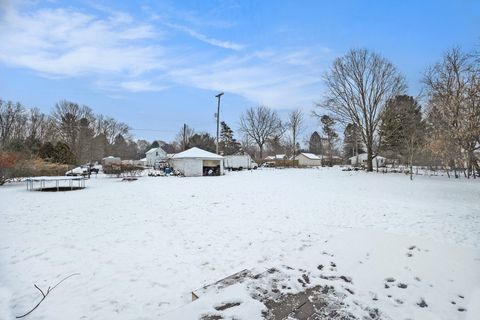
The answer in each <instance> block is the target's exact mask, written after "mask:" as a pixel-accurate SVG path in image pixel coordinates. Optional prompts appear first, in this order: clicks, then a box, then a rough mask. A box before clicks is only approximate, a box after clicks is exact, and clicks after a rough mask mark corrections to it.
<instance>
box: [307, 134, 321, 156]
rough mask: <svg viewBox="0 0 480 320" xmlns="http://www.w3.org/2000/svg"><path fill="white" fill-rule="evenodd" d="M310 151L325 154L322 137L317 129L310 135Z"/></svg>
mask: <svg viewBox="0 0 480 320" xmlns="http://www.w3.org/2000/svg"><path fill="white" fill-rule="evenodd" d="M308 151H309V152H311V153H313V154H317V155H320V154H323V148H322V138H321V137H320V134H318V132H317V131H314V132H313V133H312V135H311V136H310V141H309V143H308Z"/></svg>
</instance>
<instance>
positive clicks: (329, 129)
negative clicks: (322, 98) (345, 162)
mask: <svg viewBox="0 0 480 320" xmlns="http://www.w3.org/2000/svg"><path fill="white" fill-rule="evenodd" d="M320 121H321V122H322V130H323V134H324V135H325V140H326V141H327V149H328V150H327V151H328V157H329V159H330V161H329V164H330V165H333V148H334V144H335V141H336V140H337V138H338V134H337V132H336V131H335V128H334V126H335V120H333V119H332V118H331V117H329V116H327V115H323V116H322V117H321V118H320Z"/></svg>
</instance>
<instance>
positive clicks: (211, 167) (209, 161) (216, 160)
mask: <svg viewBox="0 0 480 320" xmlns="http://www.w3.org/2000/svg"><path fill="white" fill-rule="evenodd" d="M172 164H173V168H174V169H175V170H178V171H180V172H181V173H182V174H183V175H185V176H186V177H201V176H208V175H215V176H219V175H223V157H222V156H219V155H218V154H215V153H212V152H208V151H205V150H202V149H200V148H196V147H194V148H191V149H188V150H185V151H183V152H180V153H177V154H175V155H174V156H173V157H172Z"/></svg>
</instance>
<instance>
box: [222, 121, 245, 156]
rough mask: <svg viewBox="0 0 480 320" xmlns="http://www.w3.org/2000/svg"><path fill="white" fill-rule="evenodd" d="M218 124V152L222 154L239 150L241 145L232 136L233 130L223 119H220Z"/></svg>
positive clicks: (234, 152) (229, 153)
mask: <svg viewBox="0 0 480 320" xmlns="http://www.w3.org/2000/svg"><path fill="white" fill-rule="evenodd" d="M220 125H221V130H220V141H219V143H218V147H219V151H220V153H221V154H223V155H231V154H236V153H238V152H240V150H241V145H240V143H239V142H238V141H237V140H236V139H235V138H234V137H233V130H232V129H231V128H230V127H229V126H228V125H227V124H226V123H225V121H222V122H221V123H220Z"/></svg>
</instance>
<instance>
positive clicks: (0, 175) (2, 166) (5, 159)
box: [0, 152, 20, 186]
mask: <svg viewBox="0 0 480 320" xmlns="http://www.w3.org/2000/svg"><path fill="white" fill-rule="evenodd" d="M19 158H20V157H19V156H18V155H17V154H15V153H11V152H2V153H0V186H1V185H4V184H5V182H7V180H8V179H10V178H12V177H13V172H14V170H15V166H16V165H17V162H18V159H19Z"/></svg>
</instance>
